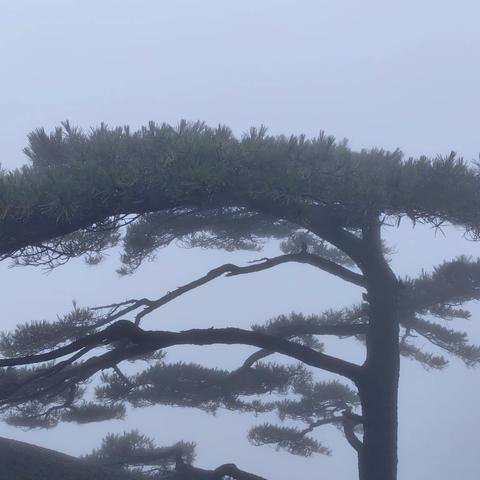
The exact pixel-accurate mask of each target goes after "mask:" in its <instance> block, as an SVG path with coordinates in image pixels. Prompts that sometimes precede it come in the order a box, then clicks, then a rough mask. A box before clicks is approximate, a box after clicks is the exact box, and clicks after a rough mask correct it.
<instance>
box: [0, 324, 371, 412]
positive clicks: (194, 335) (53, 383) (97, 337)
mask: <svg viewBox="0 0 480 480" xmlns="http://www.w3.org/2000/svg"><path fill="white" fill-rule="evenodd" d="M119 341H121V342H123V343H122V348H117V349H113V350H110V351H108V352H106V353H104V354H102V355H99V356H94V357H91V358H89V359H87V360H86V361H84V362H83V363H80V364H76V365H70V368H68V369H66V370H61V371H58V369H57V370H56V366H55V365H54V366H53V367H51V371H52V372H54V374H53V375H52V376H51V378H50V382H48V383H46V384H45V382H44V381H43V380H42V382H41V388H40V391H39V392H38V394H39V395H44V394H47V393H51V392H55V393H57V392H58V391H59V389H60V390H62V389H66V388H69V387H71V385H72V384H74V383H78V382H81V381H84V380H87V379H88V378H90V377H91V376H93V375H94V374H95V373H97V372H99V371H101V370H104V369H107V368H113V367H114V366H115V365H117V364H118V363H120V362H121V361H123V360H128V359H132V358H137V357H139V356H141V355H144V354H146V353H151V352H153V351H156V350H160V349H164V348H167V347H172V346H175V345H213V344H226V345H234V344H237V345H250V346H253V347H257V348H260V349H264V350H268V351H271V352H276V353H279V354H282V355H286V356H288V357H290V358H294V359H296V360H299V361H300V362H303V363H305V364H307V365H310V366H312V367H316V368H320V369H323V370H326V371H328V372H331V373H335V374H338V375H341V376H344V377H346V378H348V379H350V380H352V381H354V382H356V381H357V380H358V379H359V377H360V375H361V371H362V370H361V367H360V366H359V365H356V364H353V363H350V362H347V361H345V360H342V359H339V358H336V357H332V356H330V355H326V354H324V353H321V352H318V351H316V350H314V349H312V348H309V347H306V346H304V345H300V344H299V343H296V342H293V341H290V340H287V339H285V338H281V337H277V336H273V335H268V334H266V333H262V332H256V331H251V330H243V329H239V328H218V329H216V328H209V329H192V330H185V331H182V332H166V331H152V330H143V329H141V328H140V327H138V326H136V325H134V324H133V323H132V322H128V321H126V320H121V321H118V322H116V323H115V324H113V325H111V326H109V327H107V328H106V329H105V330H103V331H102V332H98V333H95V334H92V335H87V336H85V337H84V338H82V339H81V340H78V341H76V342H72V343H71V344H70V345H67V346H65V347H61V348H58V349H56V350H52V351H51V352H49V353H48V354H40V355H29V356H25V357H19V358H10V359H2V360H0V366H2V367H5V366H19V365H30V364H34V363H37V362H43V361H46V360H54V359H56V358H60V357H63V356H65V355H67V354H69V353H73V352H75V351H78V350H82V349H84V348H85V347H87V346H90V347H92V348H93V347H94V346H99V345H102V344H104V345H107V344H112V343H116V342H119ZM125 342H127V343H125ZM46 355H48V358H47V359H46V358H45V357H46ZM47 371H48V369H47ZM42 377H44V378H45V373H44V374H43V375H42ZM44 384H45V385H44ZM15 393H16V395H15V398H14V399H12V398H11V396H10V395H8V394H7V395H6V397H4V398H3V399H2V403H3V404H5V403H8V402H9V401H13V400H15V401H19V400H20V399H22V396H21V392H17V391H16V392H15ZM28 395H29V398H31V396H32V393H31V391H29V392H28Z"/></svg>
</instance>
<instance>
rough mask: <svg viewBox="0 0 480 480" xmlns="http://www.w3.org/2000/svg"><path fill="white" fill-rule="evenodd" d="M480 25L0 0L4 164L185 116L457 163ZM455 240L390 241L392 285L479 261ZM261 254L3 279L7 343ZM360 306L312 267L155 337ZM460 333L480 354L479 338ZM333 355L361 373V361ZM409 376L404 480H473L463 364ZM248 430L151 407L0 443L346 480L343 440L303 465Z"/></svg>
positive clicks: (193, 5) (212, 356)
mask: <svg viewBox="0 0 480 480" xmlns="http://www.w3.org/2000/svg"><path fill="white" fill-rule="evenodd" d="M479 17H480V4H479V3H478V1H474V0H472V1H467V0H457V1H455V2H453V1H442V0H440V1H439V0H436V1H433V0H422V1H421V2H418V1H411V0H408V1H402V2H394V1H385V0H383V1H368V0H367V1H362V2H359V1H357V0H348V1H344V0H335V1H333V0H331V1H321V0H317V1H302V0H297V1H285V0H261V1H259V0H257V1H253V0H243V1H241V2H240V1H218V0H202V1H200V0H198V1H193V0H190V1H186V0H177V1H175V2H173V1H170V2H167V1H161V0H158V1H154V0H149V1H147V0H143V1H142V0H136V1H131V0H122V1H118V0H117V1H113V0H102V1H98V0H97V1H93V0H82V1H72V0H62V1H60V0H58V1H53V0H44V1H42V2H38V1H34V0H31V1H26V0H25V1H21V0H18V1H16V2H9V1H6V0H0V75H1V77H0V78H1V86H2V88H1V94H0V142H1V143H0V144H1V154H0V160H1V163H2V165H3V166H4V167H8V168H13V167H17V166H19V165H21V164H22V163H24V162H25V157H24V156H23V154H22V153H21V150H22V148H23V147H24V146H25V144H26V135H27V134H28V132H30V131H31V130H33V129H34V128H37V127H40V126H44V127H46V128H47V129H50V128H52V127H53V126H55V125H57V124H58V123H59V122H60V121H62V120H64V119H69V120H70V121H71V122H72V123H74V124H77V125H80V126H82V127H84V128H88V127H89V126H93V125H98V124H99V123H100V122H101V121H104V122H106V123H108V124H109V125H124V124H130V125H132V126H134V127H137V126H139V125H141V124H142V123H146V122H147V121H148V120H155V121H158V122H162V121H168V122H173V123H176V122H178V121H179V120H180V119H181V118H186V119H189V120H197V119H201V120H205V121H207V122H208V123H209V124H213V125H215V124H217V123H225V124H227V125H229V126H231V127H232V128H233V129H234V131H235V132H236V133H237V134H241V133H242V132H243V131H245V130H246V129H248V128H249V127H250V126H251V125H259V124H262V123H263V124H265V125H267V126H268V127H269V129H270V131H271V132H273V133H286V134H289V133H301V132H304V133H307V134H309V135H315V134H317V133H318V131H319V130H321V129H323V130H325V131H326V132H327V133H330V134H334V135H335V136H337V137H340V138H342V137H344V136H346V137H348V138H349V139H350V141H351V144H352V146H353V147H354V148H362V147H372V146H378V147H384V148H387V149H394V148H396V147H400V148H401V149H402V150H403V151H404V152H405V153H406V154H407V155H415V156H417V155H420V154H424V153H425V154H429V155H436V154H447V153H449V152H450V150H452V149H453V150H456V151H458V153H459V154H460V155H463V156H465V157H466V158H467V159H474V158H477V155H478V151H479V150H480V141H479V139H478V113H479V106H480V96H479V93H478V85H480V59H479V56H478V51H479V49H480V30H479V29H478V21H479ZM446 233H447V237H446V238H444V237H443V236H442V235H437V237H435V235H434V232H432V231H430V230H427V229H422V228H418V227H417V228H416V229H415V230H412V229H411V228H410V227H408V226H404V227H402V228H401V230H400V231H397V230H392V231H391V232H387V236H388V238H389V239H391V241H392V243H393V244H395V245H396V248H397V251H398V254H397V255H396V256H395V259H394V262H393V264H394V266H395V268H396V271H397V272H398V273H399V274H402V275H406V274H411V275H414V274H416V273H418V272H419V271H420V269H421V268H422V267H424V268H426V269H429V268H431V267H432V266H433V265H435V264H437V263H439V262H441V261H442V260H443V259H444V258H447V259H449V258H452V257H454V256H455V255H458V254H460V253H468V254H471V255H473V256H478V251H479V245H477V244H474V243H471V242H467V241H465V240H463V239H462V238H461V235H460V234H459V233H458V232H455V231H453V229H452V231H450V230H447V232H446ZM273 248H274V247H273V246H269V247H268V250H273ZM252 258H255V254H253V255H252V254H244V253H240V254H234V255H229V254H226V253H224V252H205V251H196V250H194V251H187V250H179V249H176V248H169V249H167V250H164V251H162V252H161V253H160V255H159V259H158V261H157V262H155V263H151V264H147V265H145V266H144V267H143V268H142V269H141V270H140V271H139V272H138V274H136V275H135V276H133V277H131V278H127V279H119V278H118V277H117V276H116V275H115V273H114V269H115V266H116V263H117V254H116V253H113V254H112V257H111V259H110V260H109V261H108V262H106V263H105V264H104V265H102V266H100V267H97V268H87V267H85V266H84V265H83V264H82V262H81V261H74V262H71V264H69V265H67V266H65V267H62V268H60V269H58V270H57V271H55V272H53V273H51V274H50V275H47V276H46V275H44V274H42V273H41V272H40V271H39V270H34V269H13V270H7V268H6V266H3V268H1V270H0V275H1V278H2V280H3V283H2V285H3V290H2V291H3V299H2V302H1V303H0V314H1V317H2V319H3V320H2V321H3V323H2V328H11V327H13V326H14V325H15V323H17V322H19V321H25V320H29V319H32V318H54V315H55V314H56V313H61V312H65V311H66V310H68V308H69V304H70V302H71V300H72V299H73V298H75V299H77V300H78V301H79V302H80V303H81V304H83V305H90V304H96V303H97V304H98V303H103V302H104V301H114V300H121V299H124V298H126V297H135V296H137V295H141V296H144V295H148V296H159V295H161V294H162V293H165V292H166V291H168V290H171V289H172V288H174V287H176V286H178V285H179V284H181V283H184V282H186V281H189V280H190V279H193V278H195V277H196V276H198V275H200V274H203V273H204V272H206V271H207V270H209V269H210V268H213V267H215V266H217V265H218V264H220V263H223V262H224V261H226V260H228V261H232V260H233V261H236V262H242V261H247V260H251V259H252ZM359 295H360V292H359V291H358V290H356V289H354V288H350V287H346V286H345V285H343V284H342V283H341V282H340V281H338V280H335V279H333V280H332V279H330V278H329V277H328V276H326V275H325V274H321V273H318V272H316V271H315V270H312V269H310V268H308V267H299V266H283V267H280V268H278V270H275V271H270V272H265V273H262V274H258V275H256V276H252V277H249V278H238V279H224V280H219V281H218V282H216V283H215V284H211V285H209V286H207V287H203V288H202V289H201V290H198V291H196V292H193V293H191V294H190V295H188V296H187V297H184V298H183V299H181V300H179V301H177V302H175V303H174V304H172V305H169V306H168V307H167V308H165V310H163V311H161V312H160V313H159V314H158V315H156V316H154V317H152V319H150V320H149V325H150V326H152V327H153V326H154V325H158V323H159V322H161V324H162V328H163V327H164V326H167V327H168V328H187V327H190V326H207V327H208V326H211V325H226V324H227V323H228V324H229V323H234V324H235V325H239V326H243V327H247V326H249V325H250V324H251V323H254V322H261V321H264V320H266V319H268V318H269V317H270V316H272V315H274V314H278V313H288V312H290V311H292V310H296V311H305V312H315V311H320V310H322V309H324V308H331V307H336V306H344V305H345V306H346V305H348V304H349V303H351V302H354V301H356V300H358V298H359ZM475 311H476V312H477V313H480V309H479V308H478V307H475ZM461 327H462V328H468V330H469V331H470V332H472V336H473V337H474V338H475V339H476V340H477V341H479V342H480V326H479V324H478V323H475V322H473V323H472V324H471V325H468V324H465V325H463V324H462V325H461ZM331 349H332V351H341V352H342V353H343V354H345V355H347V356H350V357H351V358H357V359H360V356H359V355H360V351H359V349H358V346H355V345H352V344H347V347H345V346H342V345H338V344H337V343H335V344H332V345H331ZM245 351H246V350H245V349H235V353H233V354H232V349H228V348H226V347H222V348H214V349H209V350H208V351H207V350H206V349H197V348H196V349H177V350H174V351H173V350H172V352H171V353H169V358H171V359H172V360H173V359H180V358H183V359H194V360H199V361H202V362H203V363H205V364H207V365H215V364H223V362H226V363H228V365H229V366H230V367H235V366H236V365H237V364H238V362H239V361H240V360H241V358H243V355H244V354H245ZM402 369H403V370H402V374H401V392H400V397H401V404H400V479H401V480H406V479H419V480H422V479H429V478H435V479H436V480H450V479H452V478H461V479H462V480H477V479H478V478H479V477H480V466H479V462H478V455H479V453H480V452H479V446H478V440H477V436H476V431H477V430H478V428H479V422H480V415H479V413H478V405H479V401H480V386H479V382H478V371H476V370H467V369H465V368H464V367H463V366H462V365H460V364H459V363H457V362H455V361H453V362H452V367H451V368H450V369H448V370H447V371H445V372H440V373H438V372H435V373H427V372H425V371H423V369H422V368H421V367H419V366H417V365H414V364H411V363H409V362H403V365H402ZM247 420H248V421H247ZM252 421H255V420H254V419H253V420H252ZM249 422H250V419H249V417H247V416H239V415H236V414H230V413H225V412H222V413H220V414H219V415H218V417H215V418H214V417H209V416H207V415H205V414H203V413H199V412H195V411H192V412H187V413H186V412H185V411H181V410H180V409H167V408H152V409H148V410H147V411H135V412H132V414H130V415H129V416H128V417H127V420H126V421H124V422H112V423H109V424H98V425H92V426H73V425H66V426H61V427H58V428H57V429H54V430H51V431H47V432H44V431H33V432H22V431H21V430H14V429H11V428H7V427H5V426H4V425H0V434H2V435H8V436H12V437H15V438H19V439H22V440H26V441H32V442H38V443H41V444H43V445H45V446H50V447H53V448H57V449H60V450H63V451H66V452H68V453H73V454H79V453H84V452H86V451H88V450H89V449H91V448H92V447H93V446H96V445H98V443H99V441H100V438H101V437H102V436H103V435H104V434H105V433H106V432H108V431H116V432H120V431H122V430H124V429H130V428H139V429H141V430H142V431H145V433H148V434H151V435H153V436H155V437H156V438H157V439H158V441H159V443H168V442H171V441H174V440H178V439H182V438H183V439H186V440H190V439H192V440H196V441H198V444H199V448H198V464H199V465H200V466H214V465H216V464H219V463H223V462H224V461H228V462H230V461H235V462H238V464H239V465H240V466H241V467H243V468H246V469H251V470H252V471H255V472H256V473H258V474H264V475H266V476H268V477H269V478H272V479H279V480H287V479H290V478H292V477H293V476H295V477H298V471H299V469H301V470H300V471H302V472H305V473H304V474H303V475H302V477H303V478H335V479H336V480H350V479H351V478H354V472H355V459H354V455H353V453H352V452H351V451H349V448H350V447H348V445H346V444H345V442H344V440H343V439H342V437H341V436H340V435H339V434H338V432H336V431H335V429H331V430H329V429H328V428H327V429H326V430H325V439H326V442H327V443H328V445H329V446H331V447H332V449H333V450H334V455H333V456H332V457H330V458H325V457H315V458H312V459H307V460H305V459H301V458H296V457H292V456H289V455H286V454H281V453H276V452H275V451H273V450H272V449H269V448H254V447H250V446H249V445H248V444H247V441H246V439H245V432H246V430H247V427H248V423H249Z"/></svg>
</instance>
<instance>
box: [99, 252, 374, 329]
mask: <svg viewBox="0 0 480 480" xmlns="http://www.w3.org/2000/svg"><path fill="white" fill-rule="evenodd" d="M289 262H297V263H305V264H308V265H312V266H314V267H317V268H320V269H321V270H323V271H325V272H328V273H331V274H332V275H335V276H337V277H339V278H341V279H343V280H345V281H347V282H350V283H353V284H354V285H358V286H360V287H364V286H365V279H364V277H363V276H362V275H360V274H359V273H355V272H352V271H351V270H349V269H348V268H345V267H342V266H341V265H338V264H337V263H335V262H332V261H331V260H327V259H326V258H323V257H320V256H318V255H313V254H311V253H308V252H300V253H292V254H287V255H279V256H277V257H274V258H264V259H262V260H261V261H259V262H256V263H254V264H252V265H247V266H244V267H239V266H238V265H234V264H233V263H226V264H224V265H221V266H220V267H217V268H214V269H213V270H210V271H209V272H208V273H207V274H206V275H203V276H202V277H200V278H197V279H196V280H193V281H192V282H189V283H187V284H185V285H182V286H181V287H178V288H177V289H175V290H173V291H171V292H168V293H167V294H166V295H163V296H162V297H160V298H158V299H156V300H149V299H146V298H143V299H141V300H126V301H124V302H120V303H116V304H115V303H114V304H110V305H105V306H103V307H95V308H94V310H100V309H102V308H111V309H114V310H115V311H114V313H113V314H111V315H108V316H107V317H106V319H105V320H104V321H103V322H100V323H99V324H98V325H97V326H102V325H105V324H107V323H109V322H112V321H114V320H117V319H119V318H121V317H122V316H124V315H126V314H127V313H130V312H132V311H134V310H136V309H137V308H140V307H145V308H144V309H143V310H142V311H140V312H139V313H138V314H137V315H136V317H135V323H136V324H137V325H138V324H139V323H140V321H141V319H142V318H143V317H145V316H146V315H148V314H149V313H151V312H153V311H154V310H156V309H157V308H160V307H162V306H163V305H165V304H167V303H169V302H171V301H172V300H175V299H176V298H178V297H180V296H181V295H183V294H184V293H187V292H189V291H191V290H194V289H195V288H197V287H200V286H202V285H205V284H206V283H208V282H211V281H212V280H215V279H216V278H219V277H221V276H223V275H225V276H227V277H234V276H237V275H243V274H247V273H254V272H261V271H263V270H267V269H269V268H272V267H276V266H278V265H282V264H284V263H289ZM121 306H125V308H123V309H121V310H118V307H121Z"/></svg>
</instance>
